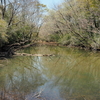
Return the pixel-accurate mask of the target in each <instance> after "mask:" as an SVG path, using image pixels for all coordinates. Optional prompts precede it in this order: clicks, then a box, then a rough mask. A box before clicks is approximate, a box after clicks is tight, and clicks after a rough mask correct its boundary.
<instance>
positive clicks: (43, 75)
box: [0, 46, 100, 100]
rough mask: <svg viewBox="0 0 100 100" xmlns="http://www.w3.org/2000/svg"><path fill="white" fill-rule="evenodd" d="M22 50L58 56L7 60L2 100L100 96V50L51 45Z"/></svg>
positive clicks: (99, 99)
mask: <svg viewBox="0 0 100 100" xmlns="http://www.w3.org/2000/svg"><path fill="white" fill-rule="evenodd" d="M20 52H25V53H31V54H36V53H38V54H55V56H51V57H25V56H23V57H22V56H21V57H14V58H13V59H9V60H8V61H7V63H5V62H3V65H5V66H4V67H2V68H0V94H1V96H0V99H1V100H3V99H4V98H6V100H100V79H99V78H100V73H99V70H100V57H99V56H100V54H99V53H95V54H94V53H92V52H84V51H81V50H76V49H75V50H74V49H69V48H60V47H49V46H42V47H40V46H39V47H35V48H28V49H25V50H21V51H20Z"/></svg>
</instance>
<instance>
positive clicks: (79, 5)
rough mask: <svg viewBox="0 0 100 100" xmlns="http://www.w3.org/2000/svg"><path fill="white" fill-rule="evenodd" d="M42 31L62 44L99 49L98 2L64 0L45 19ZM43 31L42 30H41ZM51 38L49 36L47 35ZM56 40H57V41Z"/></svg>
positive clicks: (90, 0) (95, 0) (99, 13)
mask: <svg viewBox="0 0 100 100" xmlns="http://www.w3.org/2000/svg"><path fill="white" fill-rule="evenodd" d="M45 20H46V21H45V24H44V28H45V29H44V30H45V31H46V32H47V33H49V34H52V35H53V33H56V32H58V34H56V35H58V37H59V35H61V34H62V37H60V38H61V39H59V38H56V37H57V36H55V34H54V36H52V37H53V38H52V40H53V39H54V40H55V38H56V41H59V42H60V43H62V44H66V45H74V46H82V47H86V48H93V49H98V48H100V43H99V38H100V1H99V0H74V1H73V0H65V2H64V3H62V4H61V5H59V6H58V8H57V7H56V8H55V10H52V11H50V12H49V15H48V16H46V17H45ZM42 30H43V29H42ZM48 36H51V35H48ZM57 39H58V40H57Z"/></svg>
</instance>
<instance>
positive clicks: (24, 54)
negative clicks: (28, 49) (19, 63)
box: [15, 53, 55, 57]
mask: <svg viewBox="0 0 100 100" xmlns="http://www.w3.org/2000/svg"><path fill="white" fill-rule="evenodd" d="M15 55H16V56H37V57H41V56H55V55H53V54H28V53H15Z"/></svg>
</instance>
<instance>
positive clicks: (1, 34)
mask: <svg viewBox="0 0 100 100" xmlns="http://www.w3.org/2000/svg"><path fill="white" fill-rule="evenodd" d="M6 31H7V23H6V22H5V21H4V20H2V19H1V20H0V47H1V46H2V45H3V44H4V43H5V42H7V36H8V35H7V34H6Z"/></svg>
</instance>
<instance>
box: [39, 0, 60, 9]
mask: <svg viewBox="0 0 100 100" xmlns="http://www.w3.org/2000/svg"><path fill="white" fill-rule="evenodd" d="M39 1H40V3H42V4H45V5H46V6H47V7H48V8H49V9H50V8H53V6H54V5H57V4H60V3H61V1H62V0H39Z"/></svg>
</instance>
